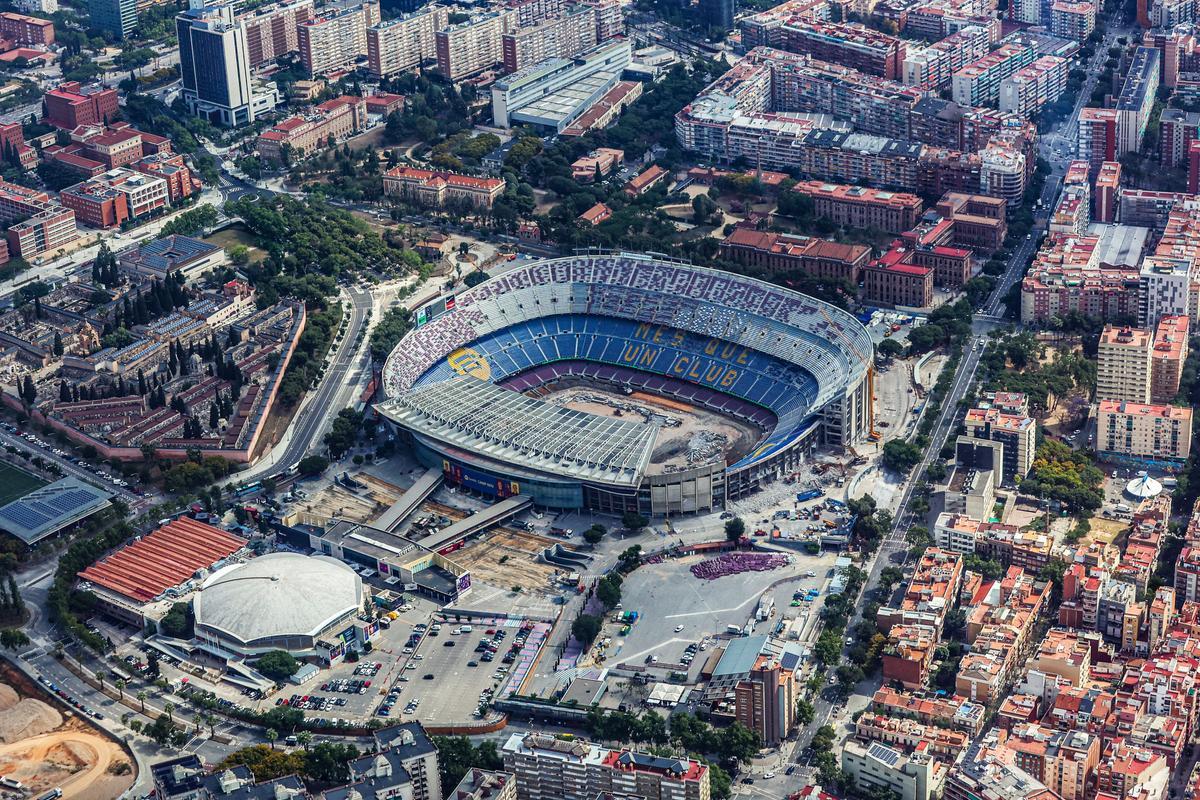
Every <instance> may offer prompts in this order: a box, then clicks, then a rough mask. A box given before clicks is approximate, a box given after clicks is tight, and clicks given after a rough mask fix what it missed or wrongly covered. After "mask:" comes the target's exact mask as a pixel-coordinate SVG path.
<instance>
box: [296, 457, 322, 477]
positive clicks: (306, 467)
mask: <svg viewBox="0 0 1200 800" xmlns="http://www.w3.org/2000/svg"><path fill="white" fill-rule="evenodd" d="M328 466H329V459H327V458H325V457H324V456H317V455H312V456H305V457H304V458H302V459H300V463H299V464H297V465H296V468H297V469H299V470H300V474H301V475H306V476H311V475H320V474H321V473H322V472H324V471H325V469H326V467H328Z"/></svg>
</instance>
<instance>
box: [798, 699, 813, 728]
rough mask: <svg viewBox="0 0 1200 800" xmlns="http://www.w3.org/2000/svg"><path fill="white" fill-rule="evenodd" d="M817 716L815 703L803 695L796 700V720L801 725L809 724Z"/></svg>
mask: <svg viewBox="0 0 1200 800" xmlns="http://www.w3.org/2000/svg"><path fill="white" fill-rule="evenodd" d="M815 716H816V709H815V708H813V704H812V703H810V702H809V701H807V700H805V699H804V698H803V697H801V698H800V699H799V700H797V701H796V721H797V722H799V723H800V724H801V725H807V724H809V723H810V722H812V721H813V718H814V717H815Z"/></svg>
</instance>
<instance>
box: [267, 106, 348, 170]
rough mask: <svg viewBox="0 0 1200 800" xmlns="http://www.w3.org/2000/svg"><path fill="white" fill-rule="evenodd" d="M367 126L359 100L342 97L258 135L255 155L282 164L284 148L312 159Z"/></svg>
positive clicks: (296, 155) (299, 156) (301, 156)
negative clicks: (330, 145)
mask: <svg viewBox="0 0 1200 800" xmlns="http://www.w3.org/2000/svg"><path fill="white" fill-rule="evenodd" d="M366 125H367V104H366V101H365V100H364V99H363V98H362V97H356V96H351V95H343V96H342V97H337V98H334V99H333V100H327V101H325V102H324V103H321V104H320V105H317V106H314V107H313V108H312V109H311V111H309V112H308V113H306V114H301V115H298V116H295V117H289V118H288V119H285V120H283V121H282V122H279V123H276V124H275V125H274V126H273V127H271V128H268V129H267V130H265V131H263V132H262V133H260V134H259V136H258V154H259V155H260V156H261V157H262V158H263V159H265V160H267V161H271V162H273V163H276V164H283V163H284V156H283V152H284V147H285V146H286V147H287V148H289V149H290V151H291V152H292V153H293V154H294V155H295V157H296V158H303V157H305V156H311V155H313V154H314V153H316V152H318V151H320V150H323V149H325V148H327V147H328V146H329V142H330V141H331V140H332V141H333V142H335V143H336V142H340V141H344V140H345V139H347V138H349V137H350V136H353V135H354V134H356V133H359V132H361V131H362V130H363V129H364V128H365V127H366Z"/></svg>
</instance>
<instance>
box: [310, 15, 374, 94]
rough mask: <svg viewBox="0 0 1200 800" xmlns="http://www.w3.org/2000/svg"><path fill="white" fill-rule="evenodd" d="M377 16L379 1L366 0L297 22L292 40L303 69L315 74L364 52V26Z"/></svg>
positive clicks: (347, 62) (343, 64) (346, 63)
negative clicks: (298, 51)
mask: <svg viewBox="0 0 1200 800" xmlns="http://www.w3.org/2000/svg"><path fill="white" fill-rule="evenodd" d="M379 19H380V17H379V4H378V3H375V2H371V1H370V0H367V1H366V2H363V3H362V4H360V5H357V6H350V7H346V8H339V9H337V10H334V11H329V12H327V13H324V14H321V15H320V16H316V17H313V18H311V19H306V20H304V21H303V22H301V23H298V24H297V25H296V44H297V48H298V49H299V50H300V60H301V61H302V62H303V63H304V69H305V70H306V71H307V72H308V74H309V75H312V76H317V75H324V74H326V73H329V72H334V71H336V70H339V69H344V68H346V67H350V66H353V65H354V63H355V62H356V61H357V60H358V59H360V58H363V57H365V56H366V55H367V28H369V27H371V26H372V25H375V24H377V23H378V22H379Z"/></svg>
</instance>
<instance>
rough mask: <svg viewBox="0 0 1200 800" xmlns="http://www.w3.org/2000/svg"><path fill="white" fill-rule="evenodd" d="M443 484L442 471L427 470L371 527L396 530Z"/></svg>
mask: <svg viewBox="0 0 1200 800" xmlns="http://www.w3.org/2000/svg"><path fill="white" fill-rule="evenodd" d="M441 485H442V473H441V472H440V471H439V470H436V469H430V470H426V471H425V474H424V475H422V476H421V477H419V478H417V482H416V483H414V484H413V485H412V486H411V487H410V488H409V489H408V491H406V492H405V493H404V494H402V495H400V498H399V499H398V500H396V502H394V503H392V504H391V505H390V506H388V509H387V511H384V512H383V513H382V514H380V515H379V518H378V519H376V520H375V521H374V522H372V523H371V527H373V528H378V529H379V530H381V531H389V532H391V531H394V530H395V529H396V528H397V527H399V525H400V523H401V522H403V521H404V520H406V519H408V517H409V516H411V515H412V513H413V512H414V511H416V510H417V508H418V506H420V505H421V503H424V502H425V501H426V500H427V499H428V498H429V495H431V494H433V493H434V491H436V490H437V488H438V487H439V486H441Z"/></svg>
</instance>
